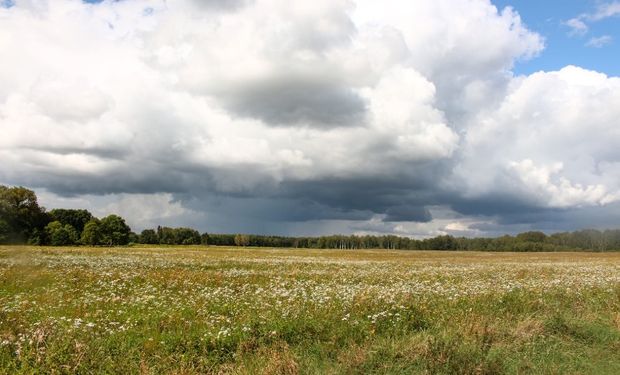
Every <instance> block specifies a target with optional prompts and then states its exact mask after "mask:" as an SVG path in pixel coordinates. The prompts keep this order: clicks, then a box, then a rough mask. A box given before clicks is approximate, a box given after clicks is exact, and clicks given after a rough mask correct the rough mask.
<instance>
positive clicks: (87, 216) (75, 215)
mask: <svg viewBox="0 0 620 375" xmlns="http://www.w3.org/2000/svg"><path fill="white" fill-rule="evenodd" d="M50 216H51V217H52V219H53V220H58V221H60V222H61V223H62V224H63V225H66V224H69V225H71V226H72V227H73V228H75V230H77V231H78V232H79V233H82V231H83V230H84V226H85V225H86V223H88V222H89V221H91V220H92V219H93V215H92V214H91V213H90V212H88V211H87V210H73V209H64V208H55V209H53V210H51V211H50Z"/></svg>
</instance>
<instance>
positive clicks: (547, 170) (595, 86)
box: [454, 66, 620, 208]
mask: <svg viewBox="0 0 620 375" xmlns="http://www.w3.org/2000/svg"><path fill="white" fill-rule="evenodd" d="M619 98H620V79H619V78H615V77H607V76H605V75H604V74H601V73H597V72H593V71H588V70H585V69H581V68H577V67H573V66H569V67H566V68H564V69H562V70H560V71H557V72H539V73H535V74H533V75H531V76H528V77H522V78H520V79H518V80H515V82H514V83H513V86H512V88H511V91H510V93H509V94H508V95H507V96H506V97H505V99H504V101H503V103H502V104H501V105H500V106H499V107H498V109H497V110H495V111H493V112H488V113H483V114H480V116H479V117H478V118H477V119H476V122H475V123H474V124H473V125H472V126H470V127H469V128H468V132H467V136H466V137H465V144H464V147H463V152H462V159H461V161H460V163H459V164H458V165H457V167H456V168H455V170H456V172H457V173H456V174H457V175H459V176H460V178H461V181H462V186H463V187H464V190H465V196H469V197H472V198H475V199H480V197H484V196H488V197H492V196H497V193H498V192H501V194H502V195H503V196H512V197H513V199H514V201H517V202H518V201H520V202H523V203H522V204H523V206H524V207H527V206H534V207H541V208H544V207H546V208H566V207H580V206H593V205H605V204H609V203H611V202H614V201H616V200H618V197H619V195H618V192H619V191H620V185H619V184H618V183H617V180H616V179H617V177H618V175H617V174H616V173H617V170H616V169H615V167H611V168H610V167H609V166H610V165H615V164H614V163H615V162H612V160H615V159H616V158H617V157H618V155H619V154H618V152H617V150H616V147H615V144H616V143H617V142H618V141H620V139H619V138H618V137H619V136H620V134H618V132H617V131H615V130H614V129H615V128H616V126H617V118H618V116H619V115H620V112H618V109H617V107H616V106H614V105H613V103H616V102H617V101H618V100H619ZM610 163H611V164H610ZM454 183H455V184H456V182H454Z"/></svg>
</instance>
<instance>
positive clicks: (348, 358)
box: [0, 247, 620, 374]
mask: <svg viewBox="0 0 620 375" xmlns="http://www.w3.org/2000/svg"><path fill="white" fill-rule="evenodd" d="M0 373H11V374H12V373H18V374H20V373H21V374H32V373H67V374H70V373H122V374H129V373H144V374H150V373H153V374H155V373H176V374H180V373H182V374H193V373H214V374H216V373H241V374H246V373H247V374H255V373H268V374H271V373H273V374H297V373H304V374H332V373H333V374H339V373H342V374H357V373H364V374H366V373H377V374H379V373H380V374H383V373H395V374H396V373H422V374H423V373H429V374H454V373H458V374H503V373H515V374H523V373H537V374H538V373H548V374H556V373H603V374H604V373H609V374H616V373H620V254H589V253H562V254H555V253H554V254H546V253H542V254H505V253H502V254H497V253H493V254H491V253H449V252H397V251H383V250H382V251H359V252H347V251H327V250H323V251H320V250H313V251H312V250H292V249H291V250H269V249H253V250H248V249H237V248H230V249H229V248H207V247H195V248H171V247H167V248H158V247H154V248H148V247H145V248H116V249H106V248H92V249H91V248H76V249H59V248H31V247H0Z"/></svg>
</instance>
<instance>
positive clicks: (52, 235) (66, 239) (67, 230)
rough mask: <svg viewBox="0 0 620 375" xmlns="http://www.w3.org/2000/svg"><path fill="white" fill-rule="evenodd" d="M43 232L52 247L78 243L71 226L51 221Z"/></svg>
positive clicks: (75, 232)
mask: <svg viewBox="0 0 620 375" xmlns="http://www.w3.org/2000/svg"><path fill="white" fill-rule="evenodd" d="M45 232H46V233H47V237H48V238H49V243H50V245H52V246H67V245H73V244H75V243H76V242H77V241H78V233H77V231H76V230H75V228H73V227H72V226H71V225H69V224H66V225H62V223H61V222H60V221H52V222H51V223H49V224H47V226H46V227H45Z"/></svg>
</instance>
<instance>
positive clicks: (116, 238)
mask: <svg viewBox="0 0 620 375" xmlns="http://www.w3.org/2000/svg"><path fill="white" fill-rule="evenodd" d="M99 231H100V233H101V240H100V243H101V244H102V245H107V246H119V245H127V244H128V243H129V234H130V233H131V228H129V226H128V225H127V224H126V223H125V219H123V218H122V217H120V216H118V215H109V216H106V217H104V218H103V219H101V222H100V223H99Z"/></svg>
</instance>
